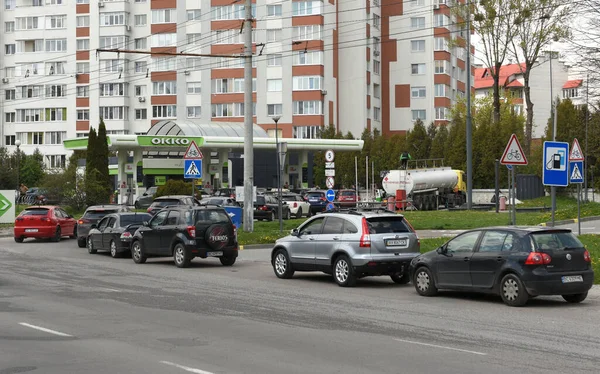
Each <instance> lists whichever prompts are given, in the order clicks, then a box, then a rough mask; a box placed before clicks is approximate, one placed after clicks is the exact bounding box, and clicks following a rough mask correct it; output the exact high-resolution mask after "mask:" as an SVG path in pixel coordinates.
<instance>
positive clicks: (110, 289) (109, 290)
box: [101, 288, 121, 292]
mask: <svg viewBox="0 0 600 374" xmlns="http://www.w3.org/2000/svg"><path fill="white" fill-rule="evenodd" d="M101 290H104V291H108V292H121V290H117V289H116V288H101Z"/></svg>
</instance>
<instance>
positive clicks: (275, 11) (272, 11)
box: [267, 4, 281, 17]
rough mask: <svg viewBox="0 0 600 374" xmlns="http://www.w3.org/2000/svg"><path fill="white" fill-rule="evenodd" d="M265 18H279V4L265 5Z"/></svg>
mask: <svg viewBox="0 0 600 374" xmlns="http://www.w3.org/2000/svg"><path fill="white" fill-rule="evenodd" d="M267 17H281V4H277V5H267Z"/></svg>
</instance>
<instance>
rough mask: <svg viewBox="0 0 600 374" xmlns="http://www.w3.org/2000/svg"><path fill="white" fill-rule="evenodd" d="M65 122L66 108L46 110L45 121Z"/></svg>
mask: <svg viewBox="0 0 600 374" xmlns="http://www.w3.org/2000/svg"><path fill="white" fill-rule="evenodd" d="M66 120H67V108H46V121H49V122H62V121H66Z"/></svg>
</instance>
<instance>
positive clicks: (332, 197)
mask: <svg viewBox="0 0 600 374" xmlns="http://www.w3.org/2000/svg"><path fill="white" fill-rule="evenodd" d="M325 197H326V198H327V201H329V202H333V200H335V191H334V190H331V189H330V190H327V192H326V193H325Z"/></svg>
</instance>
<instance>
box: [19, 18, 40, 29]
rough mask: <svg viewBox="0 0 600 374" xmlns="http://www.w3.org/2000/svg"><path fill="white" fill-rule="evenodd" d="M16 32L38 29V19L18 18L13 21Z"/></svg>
mask: <svg viewBox="0 0 600 374" xmlns="http://www.w3.org/2000/svg"><path fill="white" fill-rule="evenodd" d="M15 22H16V29H17V30H35V29H39V28H40V21H39V17H19V18H16V19H15Z"/></svg>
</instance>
